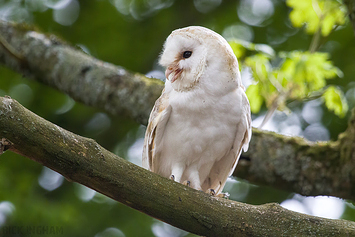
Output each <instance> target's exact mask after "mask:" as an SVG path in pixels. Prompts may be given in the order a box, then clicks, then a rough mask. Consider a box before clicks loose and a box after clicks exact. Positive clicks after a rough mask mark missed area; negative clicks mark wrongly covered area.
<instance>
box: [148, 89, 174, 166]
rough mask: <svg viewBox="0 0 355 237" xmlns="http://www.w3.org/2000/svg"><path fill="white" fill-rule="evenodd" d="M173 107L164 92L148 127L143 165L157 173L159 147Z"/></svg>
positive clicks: (151, 115) (154, 108)
mask: <svg viewBox="0 0 355 237" xmlns="http://www.w3.org/2000/svg"><path fill="white" fill-rule="evenodd" d="M170 113H171V106H170V105H169V96H168V93H165V90H163V92H162V95H161V96H160V97H159V98H158V99H157V101H156V102H155V105H154V107H153V110H152V112H151V114H150V117H149V122H148V127H147V131H146V134H145V139H144V147H143V158H142V161H143V164H142V166H143V167H144V168H146V169H148V170H151V171H153V172H156V169H157V165H156V164H157V162H158V159H159V152H158V149H157V147H159V146H160V145H161V143H162V137H163V134H164V130H165V126H166V124H167V121H168V120H169V117H170Z"/></svg>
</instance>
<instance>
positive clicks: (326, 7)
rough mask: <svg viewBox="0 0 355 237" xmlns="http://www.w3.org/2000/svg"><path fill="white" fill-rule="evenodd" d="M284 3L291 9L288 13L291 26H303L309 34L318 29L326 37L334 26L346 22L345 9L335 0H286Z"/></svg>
mask: <svg viewBox="0 0 355 237" xmlns="http://www.w3.org/2000/svg"><path fill="white" fill-rule="evenodd" d="M286 3H287V5H288V6H289V7H291V8H293V9H292V11H291V12H290V20H291V22H292V24H293V26H294V27H298V28H300V27H302V26H303V25H305V29H306V32H307V33H309V34H314V33H315V32H317V31H318V29H320V30H321V33H322V35H323V36H327V35H329V34H330V32H331V30H332V29H333V28H334V26H336V25H343V24H344V23H345V20H346V14H347V11H346V7H345V6H344V5H343V4H341V3H340V2H339V1H337V0H287V1H286Z"/></svg>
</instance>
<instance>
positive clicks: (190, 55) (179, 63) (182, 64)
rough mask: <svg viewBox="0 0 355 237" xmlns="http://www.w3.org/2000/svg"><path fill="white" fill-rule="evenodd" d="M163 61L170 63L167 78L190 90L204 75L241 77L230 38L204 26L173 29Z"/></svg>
mask: <svg viewBox="0 0 355 237" xmlns="http://www.w3.org/2000/svg"><path fill="white" fill-rule="evenodd" d="M160 64H161V65H162V66H164V67H166V71H165V75H166V78H167V80H169V81H170V83H171V85H172V87H173V88H174V89H175V90H177V91H186V90H190V89H191V88H193V87H194V86H195V85H196V84H197V83H198V82H199V80H200V78H201V77H202V76H203V75H208V77H210V78H211V77H212V78H215V80H218V78H224V79H225V80H229V81H232V80H235V78H239V70H238V62H237V59H236V57H235V56H234V54H233V51H232V49H231V48H230V46H229V44H228V43H227V41H226V40H225V39H224V38H223V37H222V36H220V35H219V34H217V33H215V32H214V31H212V30H209V29H207V28H204V27H198V26H193V27H187V28H183V29H178V30H175V31H173V32H172V33H171V34H170V35H169V37H168V38H167V40H166V42H165V45H164V50H163V53H162V55H161V58H160ZM221 74H223V75H222V77H221ZM224 74H225V75H229V76H227V77H226V76H224ZM225 82H226V81H225ZM225 82H223V81H219V82H217V84H219V83H222V84H224V83H225Z"/></svg>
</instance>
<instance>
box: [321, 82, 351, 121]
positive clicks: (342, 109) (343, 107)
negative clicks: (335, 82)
mask: <svg viewBox="0 0 355 237" xmlns="http://www.w3.org/2000/svg"><path fill="white" fill-rule="evenodd" d="M323 98H324V102H325V106H327V108H328V109H329V110H332V111H334V113H335V114H336V115H338V116H339V117H344V116H345V114H346V112H347V111H348V104H347V103H346V100H345V99H344V94H343V92H342V91H341V90H340V89H339V88H338V87H335V86H329V87H328V88H327V89H326V90H325V91H324V94H323Z"/></svg>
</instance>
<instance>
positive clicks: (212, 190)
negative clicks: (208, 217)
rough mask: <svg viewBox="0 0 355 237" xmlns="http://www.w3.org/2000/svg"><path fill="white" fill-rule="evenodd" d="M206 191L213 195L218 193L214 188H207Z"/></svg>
mask: <svg viewBox="0 0 355 237" xmlns="http://www.w3.org/2000/svg"><path fill="white" fill-rule="evenodd" d="M206 193H208V194H209V195H211V196H215V195H216V192H215V191H214V189H213V188H209V189H207V191H206Z"/></svg>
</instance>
